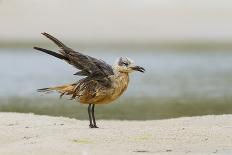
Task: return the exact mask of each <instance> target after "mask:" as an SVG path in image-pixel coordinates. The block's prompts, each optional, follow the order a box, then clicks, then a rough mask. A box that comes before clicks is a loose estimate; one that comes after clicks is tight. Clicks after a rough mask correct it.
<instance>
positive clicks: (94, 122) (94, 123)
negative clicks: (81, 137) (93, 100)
mask: <svg viewBox="0 0 232 155" xmlns="http://www.w3.org/2000/svg"><path fill="white" fill-rule="evenodd" d="M94 107H95V104H93V105H92V118H93V127H94V128H98V127H97V124H96V121H95V115H94Z"/></svg>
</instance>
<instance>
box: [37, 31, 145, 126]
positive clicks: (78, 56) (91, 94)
mask: <svg viewBox="0 0 232 155" xmlns="http://www.w3.org/2000/svg"><path fill="white" fill-rule="evenodd" d="M42 34H43V35H44V36H46V37H47V38H49V39H50V40H52V41H53V42H54V43H55V44H56V45H57V46H58V47H59V48H60V49H59V50H58V51H59V53H56V52H53V51H50V50H47V49H43V48H40V47H34V49H36V50H39V51H42V52H44V53H47V54H50V55H52V56H54V57H56V58H59V59H62V60H64V61H66V62H67V63H69V64H71V65H73V66H74V67H75V68H77V69H78V70H79V71H78V72H76V73H75V74H74V75H79V76H85V77H84V78H82V79H81V80H79V81H78V82H76V83H73V84H68V85H62V86H57V87H49V88H42V89H38V91H39V92H47V93H48V92H52V91H57V92H59V93H60V97H62V96H63V95H69V96H70V97H71V99H76V100H78V101H79V102H80V103H83V104H89V107H88V113H89V119H90V125H89V126H90V127H91V128H97V126H96V122H95V116H94V106H95V104H104V103H110V102H112V101H114V100H115V99H117V98H118V97H119V96H120V95H121V94H122V93H123V92H124V91H125V90H126V89H127V87H128V83H129V73H130V72H132V71H140V72H144V71H145V69H144V68H142V67H139V66H135V65H134V64H133V61H132V60H130V59H129V58H122V57H121V58H119V59H118V60H117V62H116V64H115V65H114V66H111V65H109V64H107V63H106V62H104V61H102V60H98V59H96V58H93V57H90V56H87V55H84V54H82V53H80V52H77V51H74V50H72V49H71V48H69V47H67V46H66V45H64V44H63V43H62V42H61V41H59V40H58V39H56V38H55V37H53V36H51V35H50V34H48V33H42Z"/></svg>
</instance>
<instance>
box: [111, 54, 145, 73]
mask: <svg viewBox="0 0 232 155" xmlns="http://www.w3.org/2000/svg"><path fill="white" fill-rule="evenodd" d="M115 67H116V69H117V71H119V72H123V73H131V72H133V71H139V72H142V73H144V72H145V69H144V68H143V67H140V66H137V65H135V64H134V62H133V61H132V60H131V59H129V58H126V57H120V58H119V59H118V60H117V61H116V65H115Z"/></svg>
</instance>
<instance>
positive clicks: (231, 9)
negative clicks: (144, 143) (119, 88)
mask: <svg viewBox="0 0 232 155" xmlns="http://www.w3.org/2000/svg"><path fill="white" fill-rule="evenodd" d="M231 19H232V1H230V0H117V1H116V0H69V1H66V0H49V1H47V0H20V1H18V0H0V79H1V80H0V111H2V112H32V113H35V114H45V115H54V116H65V117H73V118H77V119H87V106H86V105H80V104H79V103H76V102H75V101H70V100H69V98H67V97H63V98H62V99H59V97H58V94H51V95H50V94H49V95H42V96H41V94H39V93H38V92H36V89H38V88H43V87H48V86H55V85H61V84H66V83H72V82H75V81H77V80H78V79H80V78H79V77H77V76H74V75H73V73H75V72H76V70H75V68H73V67H72V66H70V65H68V64H66V63H65V62H62V61H60V60H58V59H56V58H53V57H51V56H49V55H46V54H44V53H39V52H37V51H35V50H33V46H40V47H44V48H50V49H52V50H56V49H57V47H56V46H55V45H53V43H52V42H50V41H49V40H48V39H46V38H45V37H43V36H42V35H41V34H40V33H41V32H48V33H50V34H52V35H54V36H55V37H57V38H59V39H60V40H62V41H63V42H64V43H65V44H67V45H68V46H70V47H72V48H73V49H75V50H78V51H80V52H82V53H84V54H88V55H91V56H94V57H96V58H100V59H103V60H105V61H106V62H108V63H109V64H113V63H114V62H115V60H116V59H117V58H118V57H120V56H128V57H130V58H131V59H133V60H134V61H135V62H136V63H137V64H138V65H141V66H143V67H144V68H146V70H147V72H146V73H145V74H140V73H134V74H133V75H131V80H130V85H129V88H128V90H127V91H126V92H125V93H124V95H123V96H122V97H121V98H120V99H119V100H117V101H115V102H113V103H112V104H109V105H99V106H97V108H96V113H97V114H96V116H97V117H98V119H122V120H123V119H124V120H149V119H165V118H174V117H181V116H196V115H197V116H198V115H208V114H227V113H232V52H231V51H232V20H231Z"/></svg>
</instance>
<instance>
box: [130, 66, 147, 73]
mask: <svg viewBox="0 0 232 155" xmlns="http://www.w3.org/2000/svg"><path fill="white" fill-rule="evenodd" d="M131 69H133V70H135V71H139V72H142V73H144V72H145V69H144V68H143V67H140V66H133V67H131Z"/></svg>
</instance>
